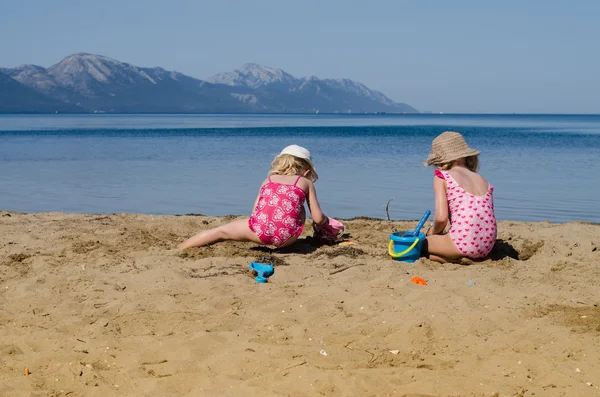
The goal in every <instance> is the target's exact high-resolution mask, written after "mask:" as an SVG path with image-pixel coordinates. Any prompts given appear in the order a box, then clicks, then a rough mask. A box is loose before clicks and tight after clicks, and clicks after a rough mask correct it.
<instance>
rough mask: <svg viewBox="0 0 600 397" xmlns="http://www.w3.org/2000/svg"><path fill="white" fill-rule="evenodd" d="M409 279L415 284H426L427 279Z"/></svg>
mask: <svg viewBox="0 0 600 397" xmlns="http://www.w3.org/2000/svg"><path fill="white" fill-rule="evenodd" d="M410 281H411V282H412V283H415V284H417V285H427V281H425V280H424V279H422V278H421V277H413V278H411V279H410Z"/></svg>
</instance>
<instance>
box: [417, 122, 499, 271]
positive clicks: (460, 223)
mask: <svg viewBox="0 0 600 397" xmlns="http://www.w3.org/2000/svg"><path fill="white" fill-rule="evenodd" d="M479 153H480V152H479V150H476V149H472V148H470V147H469V145H467V142H465V140H464V138H463V136H462V135H461V134H459V133H458V132H450V131H447V132H444V133H443V134H441V135H439V136H438V137H437V138H435V139H434V140H433V142H432V144H431V152H430V153H429V157H428V158H427V161H426V163H425V165H428V166H429V165H433V166H435V167H436V170H435V176H434V178H433V193H434V197H435V216H434V221H433V225H432V226H431V227H430V228H429V230H428V231H427V239H426V240H425V242H424V244H423V253H424V256H426V257H428V258H430V259H433V260H436V261H438V262H450V261H456V260H458V259H460V258H462V257H468V258H473V259H476V258H484V257H486V256H487V255H488V254H489V253H490V251H491V250H492V248H493V247H494V244H495V242H496V234H497V228H496V217H495V215H494V197H493V192H494V187H493V186H492V185H491V184H490V183H489V182H488V181H487V180H485V178H483V177H482V176H481V175H479V174H478V173H477V171H478V169H479V159H478V156H479ZM447 226H449V228H448V231H447V232H445V231H446V227H447Z"/></svg>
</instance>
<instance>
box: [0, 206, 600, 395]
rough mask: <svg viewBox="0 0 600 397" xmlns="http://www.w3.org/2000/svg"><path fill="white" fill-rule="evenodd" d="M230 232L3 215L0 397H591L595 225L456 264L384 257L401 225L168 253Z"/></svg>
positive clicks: (594, 384)
mask: <svg viewBox="0 0 600 397" xmlns="http://www.w3.org/2000/svg"><path fill="white" fill-rule="evenodd" d="M230 219H231V217H219V218H216V217H204V216H151V215H129V214H121V215H70V214H63V213H33V214H20V213H11V212H6V211H3V212H0V243H1V244H0V246H1V247H0V292H1V294H0V307H1V311H0V354H1V357H2V360H1V363H0V395H1V396H56V397H58V396H71V397H75V396H102V397H107V396H125V395H127V396H294V397H296V396H405V397H408V396H412V397H417V396H419V397H426V396H427V397H433V396H490V397H492V396H496V397H500V396H520V397H525V396H534V395H535V396H597V395H600V389H599V387H600V306H599V304H600V225H597V224H587V223H582V222H577V223H566V224H551V223H547V222H543V223H524V222H510V221H503V222H500V223H499V235H498V238H499V241H498V243H497V244H496V248H495V249H494V251H493V253H492V259H489V260H486V261H483V262H478V263H472V264H468V263H465V264H463V265H458V264H443V265H442V264H437V263H435V262H431V261H429V260H426V259H420V260H418V261H417V262H415V263H412V264H409V263H405V262H398V261H394V260H392V259H391V258H390V257H389V256H388V254H387V244H388V241H389V240H388V236H389V233H390V232H392V231H395V230H405V229H409V228H414V227H415V225H416V223H417V222H416V221H402V222H400V221H398V222H397V221H391V222H390V221H384V220H376V219H361V218H357V219H353V220H349V221H346V222H345V224H346V226H347V233H348V236H347V239H348V240H351V241H352V242H354V243H355V244H354V245H344V246H340V245H336V246H318V245H316V244H314V243H313V241H312V239H311V238H310V234H312V228H311V227H310V225H308V224H307V227H306V228H305V231H304V234H303V236H302V238H301V239H300V240H299V242H298V243H297V244H296V245H294V246H292V247H291V248H288V249H286V250H283V251H273V250H270V249H265V248H261V247H257V246H256V245H255V244H252V243H235V242H226V243H219V244H216V245H213V246H210V247H205V248H195V249H189V250H187V251H182V250H178V249H175V248H174V246H175V245H176V244H177V243H178V242H180V241H182V240H183V239H185V238H187V237H189V236H190V235H192V234H193V233H195V232H197V231H198V230H201V229H206V228H209V227H213V226H216V225H219V224H221V223H223V222H226V221H228V220H230ZM250 261H258V262H270V263H273V264H274V265H275V274H274V275H273V276H272V277H271V278H270V279H269V281H270V282H269V283H267V284H258V283H256V282H255V281H254V279H253V278H251V277H249V275H248V264H249V262H250ZM416 276H417V277H422V278H423V279H425V280H426V281H427V286H422V285H416V284H414V283H412V282H411V281H410V280H411V278H413V277H416ZM26 369H27V371H28V372H29V374H28V375H26V374H25V372H26Z"/></svg>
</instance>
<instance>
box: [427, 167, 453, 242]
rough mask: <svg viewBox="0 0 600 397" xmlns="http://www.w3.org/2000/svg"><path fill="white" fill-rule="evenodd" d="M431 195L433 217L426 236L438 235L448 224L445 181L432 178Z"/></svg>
mask: <svg viewBox="0 0 600 397" xmlns="http://www.w3.org/2000/svg"><path fill="white" fill-rule="evenodd" d="M433 195H434V199H435V216H434V218H433V226H432V227H431V228H430V229H429V230H428V231H427V235H428V236H431V235H433V234H440V233H442V232H443V231H444V229H445V228H446V225H447V224H448V198H447V197H446V181H445V180H443V179H441V178H438V177H437V176H434V177H433Z"/></svg>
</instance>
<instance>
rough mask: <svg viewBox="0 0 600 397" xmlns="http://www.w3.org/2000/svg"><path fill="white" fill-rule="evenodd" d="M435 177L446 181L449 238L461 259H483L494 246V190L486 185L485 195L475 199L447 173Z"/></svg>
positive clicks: (440, 173)
mask: <svg viewBox="0 0 600 397" xmlns="http://www.w3.org/2000/svg"><path fill="white" fill-rule="evenodd" d="M435 176H437V177H438V178H441V179H444V180H445V181H446V197H447V199H448V209H449V212H450V238H451V239H452V241H453V242H454V244H456V247H457V248H458V250H459V251H460V252H461V253H462V254H463V255H464V256H466V257H469V258H483V257H486V256H487V255H488V254H489V253H490V251H491V250H492V248H493V247H494V244H495V243H496V234H497V228H496V217H495V216H494V197H493V192H494V187H493V186H492V185H489V187H488V191H487V193H486V194H484V195H483V196H476V195H474V194H471V193H468V192H467V191H465V190H464V189H463V188H462V187H460V185H459V184H458V183H457V182H456V181H455V180H454V178H453V177H452V175H450V173H449V172H448V171H441V170H435Z"/></svg>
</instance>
